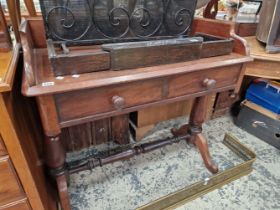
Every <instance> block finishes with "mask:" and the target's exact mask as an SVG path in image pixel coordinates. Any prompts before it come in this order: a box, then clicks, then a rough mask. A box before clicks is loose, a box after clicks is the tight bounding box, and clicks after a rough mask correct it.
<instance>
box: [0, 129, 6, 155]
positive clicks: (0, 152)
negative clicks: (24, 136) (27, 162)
mask: <svg viewBox="0 0 280 210" xmlns="http://www.w3.org/2000/svg"><path fill="white" fill-rule="evenodd" d="M6 154H7V151H6V148H5V146H4V141H3V139H2V136H1V134H0V157H1V156H3V155H6Z"/></svg>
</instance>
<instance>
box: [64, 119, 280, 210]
mask: <svg viewBox="0 0 280 210" xmlns="http://www.w3.org/2000/svg"><path fill="white" fill-rule="evenodd" d="M184 122H185V119H184V118H178V119H176V120H171V121H167V122H163V123H159V124H158V125H157V126H156V127H155V128H154V129H153V130H152V131H151V132H150V133H149V134H148V135H147V136H146V137H145V138H144V139H143V141H151V140H155V139H159V138H164V137H167V136H170V132H169V129H170V128H171V127H178V126H179V125H181V124H183V123H184ZM203 129H204V130H203V133H204V134H205V136H206V137H207V138H208V140H209V147H210V152H211V154H212V157H213V160H214V161H215V162H216V163H217V164H218V166H219V168H220V170H225V169H226V168H229V167H232V166H233V165H235V164H237V163H240V162H241V160H240V159H239V158H238V157H237V156H235V155H234V154H233V153H232V152H231V151H230V150H229V149H228V148H226V147H225V146H224V145H223V144H222V140H223V136H224V133H225V132H228V133H231V134H233V135H234V136H236V137H237V138H238V139H239V140H240V141H241V142H242V143H243V144H244V145H246V146H248V147H250V148H251V149H252V150H253V151H254V152H255V153H256V154H257V160H256V162H255V163H254V166H253V167H254V170H253V172H252V173H251V174H249V175H248V176H245V177H242V178H241V179H239V180H236V181H234V182H232V183H230V184H228V185H225V186H223V187H222V188H220V189H218V190H215V191H212V192H210V193H208V194H206V195H204V196H202V197H200V198H197V199H196V200H194V201H192V202H189V203H186V204H185V205H183V206H181V207H179V208H177V209H178V210H197V209H203V210H207V209H209V210H212V209H215V210H223V209H227V210H231V209H234V210H236V209H240V210H245V209H248V210H249V209H250V210H262V209H265V210H268V209H278V210H280V150H277V149H276V148H274V147H272V146H270V145H268V144H266V143H265V142H263V141H261V140H260V139H258V138H256V137H254V136H252V135H250V134H248V133H247V132H245V131H243V130H241V129H239V128H238V127H236V126H235V125H234V124H233V122H232V119H231V117H230V116H225V117H221V118H218V119H215V120H212V121H209V122H207V123H205V124H204V127H203ZM89 153H92V150H84V151H82V152H80V153H79V154H75V155H77V156H86V155H88V154H89ZM68 159H69V160H71V159H75V156H73V154H72V155H69V156H68ZM208 176H211V174H210V173H209V172H208V171H207V170H206V169H205V168H204V166H203V163H202V161H201V157H200V155H199V153H198V151H197V150H196V148H194V147H193V146H192V145H188V144H187V143H185V142H183V141H182V142H180V143H178V144H173V145H170V146H167V147H164V148H162V149H160V150H157V151H154V152H151V153H148V154H144V155H140V156H137V157H135V158H132V159H130V160H127V161H118V162H115V163H113V164H110V165H106V166H104V167H102V168H96V169H93V170H92V171H84V172H80V173H78V174H75V175H72V176H71V177H70V188H69V193H70V197H71V205H72V209H73V210H111V209H112V210H132V209H135V208H137V207H140V206H142V205H144V204H146V203H149V202H151V201H153V200H155V199H158V198H160V197H162V196H164V195H167V194H169V193H171V192H174V191H176V190H179V189H182V188H184V187H186V186H188V185H190V184H192V183H195V182H197V181H200V180H202V179H204V178H206V177H208Z"/></svg>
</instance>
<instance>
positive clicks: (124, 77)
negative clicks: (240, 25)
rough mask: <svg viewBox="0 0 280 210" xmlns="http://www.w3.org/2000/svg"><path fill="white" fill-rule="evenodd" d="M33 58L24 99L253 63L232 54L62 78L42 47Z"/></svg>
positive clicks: (246, 57)
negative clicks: (34, 59) (56, 75)
mask: <svg viewBox="0 0 280 210" xmlns="http://www.w3.org/2000/svg"><path fill="white" fill-rule="evenodd" d="M33 56H36V61H35V62H34V63H35V64H34V65H33V71H34V72H33V75H32V77H33V81H30V79H28V78H27V77H28V75H27V73H26V72H25V74H24V77H23V88H22V90H23V93H24V94H25V95H26V96H39V95H45V94H55V93H62V92H68V91H73V90H81V89H87V88H97V87H102V86H109V85H116V84H122V83H127V82H133V81H139V80H145V79H152V78H159V77H165V76H170V75H176V74H181V73H187V72H193V71H197V70H203V69H210V68H216V67H221V66H229V65H234V64H238V63H244V62H249V61H252V60H253V59H252V58H251V57H250V56H244V55H240V54H237V53H231V54H229V55H224V56H217V57H212V58H204V59H199V60H193V61H187V62H182V63H174V64H167V65H160V66H153V67H145V68H137V69H133V70H131V69H130V70H121V71H114V70H108V71H100V72H92V73H86V74H80V75H74V76H73V75H67V76H63V77H55V76H54V75H53V72H52V69H51V65H50V62H49V60H48V56H47V50H46V49H45V48H44V49H36V50H35V51H34V55H33ZM30 73H31V72H30ZM32 77H31V78H32Z"/></svg>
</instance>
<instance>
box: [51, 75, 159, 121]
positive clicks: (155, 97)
mask: <svg viewBox="0 0 280 210" xmlns="http://www.w3.org/2000/svg"><path fill="white" fill-rule="evenodd" d="M163 82H164V81H163V80H161V79H157V80H146V81H144V82H134V83H127V84H122V85H118V86H110V87H103V88H95V89H88V90H79V91H74V92H69V93H63V94H58V95H56V96H55V101H56V106H57V110H58V116H59V119H60V121H62V122H63V121H67V120H71V119H75V118H80V117H86V116H91V115H95V114H100V113H105V112H110V111H116V110H118V109H122V108H127V107H132V106H136V105H141V104H145V103H150V102H154V101H159V100H161V99H162V97H163V96H162V95H163V93H162V86H163Z"/></svg>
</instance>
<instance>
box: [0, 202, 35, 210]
mask: <svg viewBox="0 0 280 210" xmlns="http://www.w3.org/2000/svg"><path fill="white" fill-rule="evenodd" d="M0 209H1V210H2V209H3V210H31V208H30V205H29V204H28V201H26V199H24V200H22V201H19V202H14V203H11V204H9V205H6V206H4V207H3V208H1V207H0Z"/></svg>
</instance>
